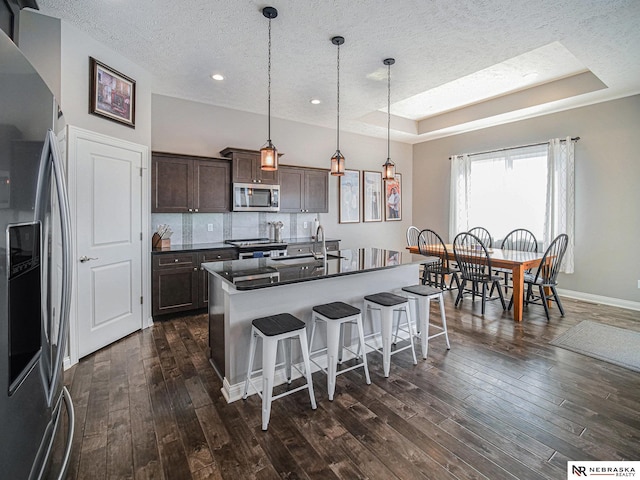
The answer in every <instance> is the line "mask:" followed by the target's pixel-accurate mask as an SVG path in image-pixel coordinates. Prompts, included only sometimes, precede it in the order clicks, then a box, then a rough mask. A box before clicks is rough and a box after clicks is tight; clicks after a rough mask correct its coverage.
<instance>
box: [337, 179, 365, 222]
mask: <svg viewBox="0 0 640 480" xmlns="http://www.w3.org/2000/svg"><path fill="white" fill-rule="evenodd" d="M338 182H339V188H338V205H339V222H340V223H359V222H360V170H345V172H344V175H342V176H340V177H339V178H338Z"/></svg>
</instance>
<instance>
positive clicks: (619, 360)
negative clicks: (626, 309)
mask: <svg viewBox="0 0 640 480" xmlns="http://www.w3.org/2000/svg"><path fill="white" fill-rule="evenodd" d="M549 343H550V344H551V345H555V346H557V347H561V348H566V349H567V350H571V351H573V352H576V353H581V354H582V355H587V356H589V357H593V358H597V359H599V360H604V361H605V362H609V363H613V364H615V365H619V366H621V367H625V368H628V369H630V370H635V371H636V372H640V332H634V331H632V330H627V329H624V328H618V327H612V326H610V325H604V324H602V323H597V322H591V321H588V320H585V321H582V322H580V323H579V324H578V325H576V326H575V327H571V328H570V329H569V330H567V331H566V332H565V333H563V334H562V335H560V336H559V337H558V338H555V339H554V340H552V341H551V342H549Z"/></svg>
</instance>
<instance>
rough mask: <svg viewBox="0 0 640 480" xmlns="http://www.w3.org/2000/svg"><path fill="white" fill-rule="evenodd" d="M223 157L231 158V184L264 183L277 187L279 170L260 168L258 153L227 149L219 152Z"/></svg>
mask: <svg viewBox="0 0 640 480" xmlns="http://www.w3.org/2000/svg"><path fill="white" fill-rule="evenodd" d="M220 155H222V156H223V157H228V158H231V163H232V167H231V172H232V173H231V175H232V182H233V183H265V184H268V185H278V184H279V183H280V176H279V170H274V171H267V170H262V169H261V168H260V152H259V151H256V150H243V149H240V148H230V147H227V148H225V149H224V150H222V151H221V152H220Z"/></svg>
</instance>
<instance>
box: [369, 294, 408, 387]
mask: <svg viewBox="0 0 640 480" xmlns="http://www.w3.org/2000/svg"><path fill="white" fill-rule="evenodd" d="M364 308H365V311H366V314H367V315H368V316H367V318H370V319H371V320H372V321H373V315H372V312H374V311H377V312H379V315H380V329H381V333H382V352H381V353H382V367H383V370H384V376H385V377H388V376H389V370H390V368H391V355H395V354H396V353H400V352H402V351H403V350H406V349H407V348H410V349H411V354H412V355H413V364H414V365H417V363H418V360H416V350H415V348H414V346H413V337H414V335H415V333H414V331H413V323H412V322H411V313H410V312H409V300H408V299H407V298H405V297H401V296H400V295H395V294H393V293H390V292H381V293H376V294H374V295H367V296H366V297H364ZM402 312H404V314H405V316H406V319H407V323H406V325H407V328H408V332H409V345H407V346H405V347H402V348H398V349H396V350H394V351H393V352H392V351H391V332H392V330H393V317H394V314H395V313H397V315H398V322H400V316H401V314H402ZM372 348H374V350H375V351H377V352H380V350H378V349H376V348H375V347H372Z"/></svg>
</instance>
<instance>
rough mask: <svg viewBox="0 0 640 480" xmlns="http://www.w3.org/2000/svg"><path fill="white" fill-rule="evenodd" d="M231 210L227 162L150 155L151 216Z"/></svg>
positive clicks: (184, 156)
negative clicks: (156, 214) (155, 214)
mask: <svg viewBox="0 0 640 480" xmlns="http://www.w3.org/2000/svg"><path fill="white" fill-rule="evenodd" d="M230 210H231V164H230V162H229V160H227V159H224V158H205V157H194V156H191V155H178V154H173V153H161V152H153V154H152V163H151V212H152V213H189V212H193V213H196V212H198V213H216V212H229V211H230Z"/></svg>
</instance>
